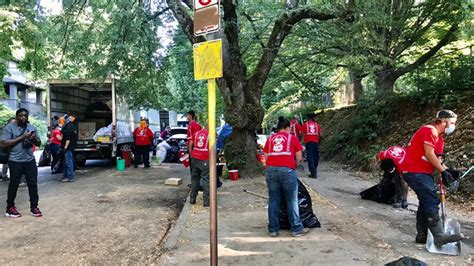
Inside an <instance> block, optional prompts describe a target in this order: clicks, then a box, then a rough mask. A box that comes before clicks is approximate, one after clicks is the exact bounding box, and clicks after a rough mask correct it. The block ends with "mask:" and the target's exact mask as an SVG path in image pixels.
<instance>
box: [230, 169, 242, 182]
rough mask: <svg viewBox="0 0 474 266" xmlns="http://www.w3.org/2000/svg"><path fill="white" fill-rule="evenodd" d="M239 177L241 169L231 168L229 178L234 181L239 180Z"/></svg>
mask: <svg viewBox="0 0 474 266" xmlns="http://www.w3.org/2000/svg"><path fill="white" fill-rule="evenodd" d="M239 178H240V177H239V170H229V179H230V180H232V181H236V180H238V179H239Z"/></svg>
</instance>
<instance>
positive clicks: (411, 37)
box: [343, 0, 468, 95]
mask: <svg viewBox="0 0 474 266" xmlns="http://www.w3.org/2000/svg"><path fill="white" fill-rule="evenodd" d="M352 4H353V6H352V8H353V10H354V13H356V14H358V16H356V19H355V22H354V23H353V24H352V27H351V29H348V30H347V31H346V36H347V38H352V39H353V40H354V41H356V42H355V43H351V45H350V46H345V47H344V48H343V50H344V51H346V52H350V53H353V54H354V53H355V54H358V55H359V56H362V57H364V58H365V64H366V66H365V67H363V66H362V67H361V65H363V64H364V63H362V64H358V65H357V66H356V68H355V71H353V72H352V75H353V76H352V78H353V80H354V81H359V80H360V79H361V78H362V77H364V76H366V75H368V74H371V75H373V77H374V80H375V86H376V89H377V92H378V94H380V95H390V94H391V93H392V92H393V90H394V84H395V81H396V80H397V79H399V78H400V77H402V76H403V75H405V74H407V73H410V72H412V71H414V70H416V69H417V68H418V67H420V66H422V65H423V64H425V63H426V62H427V61H428V60H430V59H431V58H432V57H433V56H435V55H436V54H437V53H438V51H440V50H441V49H442V48H443V47H444V46H446V45H448V44H449V43H451V42H452V41H454V40H456V34H457V33H458V32H459V29H460V27H461V25H462V23H463V22H464V21H465V18H466V12H467V11H468V7H467V4H466V2H465V1H463V0H452V1H444V0H426V1H415V0H396V1H378V0H367V1H366V0H364V1H353V3H352ZM346 54H347V53H346ZM364 69H365V73H364ZM355 86H356V87H357V88H358V89H359V90H360V89H361V87H360V84H357V83H355Z"/></svg>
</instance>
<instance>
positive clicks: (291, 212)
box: [265, 167, 304, 233]
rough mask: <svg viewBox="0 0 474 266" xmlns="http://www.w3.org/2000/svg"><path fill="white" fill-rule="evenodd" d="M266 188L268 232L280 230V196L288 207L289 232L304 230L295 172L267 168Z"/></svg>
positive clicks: (284, 168)
mask: <svg viewBox="0 0 474 266" xmlns="http://www.w3.org/2000/svg"><path fill="white" fill-rule="evenodd" d="M265 173H266V177H265V180H266V181H267V187H268V195H269V200H268V231H270V233H274V232H278V230H279V229H280V200H281V198H282V196H284V199H285V200H286V204H287V206H288V220H289V221H290V224H291V231H292V232H294V233H297V232H301V230H303V229H304V227H303V223H301V220H300V212H299V207H298V179H297V176H296V171H295V170H293V169H291V168H288V167H268V168H267V169H266V170H265Z"/></svg>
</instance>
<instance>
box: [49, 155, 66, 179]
mask: <svg viewBox="0 0 474 266" xmlns="http://www.w3.org/2000/svg"><path fill="white" fill-rule="evenodd" d="M51 166H52V167H51V173H52V174H53V175H54V174H59V173H62V172H63V167H64V151H61V152H59V154H58V156H56V158H55V160H53V162H52V163H51Z"/></svg>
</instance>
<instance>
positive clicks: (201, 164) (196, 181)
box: [190, 158, 209, 205]
mask: <svg viewBox="0 0 474 266" xmlns="http://www.w3.org/2000/svg"><path fill="white" fill-rule="evenodd" d="M192 165H193V166H192V169H193V170H192V174H191V194H190V198H191V200H196V197H197V195H198V191H199V187H200V186H202V192H203V204H204V205H209V161H201V160H198V159H194V158H193V159H192Z"/></svg>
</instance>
